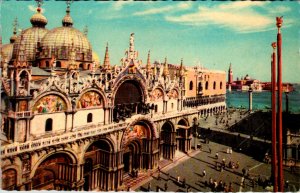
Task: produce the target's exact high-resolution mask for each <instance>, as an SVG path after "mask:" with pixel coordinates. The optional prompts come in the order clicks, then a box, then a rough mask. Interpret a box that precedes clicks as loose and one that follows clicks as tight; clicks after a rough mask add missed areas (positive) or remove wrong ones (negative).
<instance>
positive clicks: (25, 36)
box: [12, 27, 49, 61]
mask: <svg viewBox="0 0 300 193" xmlns="http://www.w3.org/2000/svg"><path fill="white" fill-rule="evenodd" d="M48 31H49V30H47V29H45V28H41V27H31V28H28V29H26V30H24V31H22V34H21V35H19V36H18V37H17V39H16V41H15V43H14V49H13V54H12V59H15V58H16V56H17V53H18V49H19V47H20V43H21V39H22V41H24V46H25V48H24V49H25V55H26V57H27V60H28V61H34V60H35V59H36V51H37V43H38V42H41V41H42V38H43V37H44V35H45V34H46V33H47V32H48Z"/></svg>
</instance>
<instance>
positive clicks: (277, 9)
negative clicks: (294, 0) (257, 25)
mask: <svg viewBox="0 0 300 193" xmlns="http://www.w3.org/2000/svg"><path fill="white" fill-rule="evenodd" d="M267 11H268V12H269V13H271V14H283V13H286V12H289V11H291V8H290V7H286V6H277V7H275V8H268V9H267Z"/></svg>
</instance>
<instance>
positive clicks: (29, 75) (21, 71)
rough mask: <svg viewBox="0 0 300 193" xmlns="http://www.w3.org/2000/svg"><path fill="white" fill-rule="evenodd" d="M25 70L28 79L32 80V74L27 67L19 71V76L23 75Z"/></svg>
mask: <svg viewBox="0 0 300 193" xmlns="http://www.w3.org/2000/svg"><path fill="white" fill-rule="evenodd" d="M23 72H26V74H27V75H28V81H30V80H31V74H30V73H29V71H28V70H26V69H22V70H20V72H19V73H18V75H17V77H20V75H21V74H22V73H23Z"/></svg>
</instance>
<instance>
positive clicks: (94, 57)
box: [92, 52, 100, 64]
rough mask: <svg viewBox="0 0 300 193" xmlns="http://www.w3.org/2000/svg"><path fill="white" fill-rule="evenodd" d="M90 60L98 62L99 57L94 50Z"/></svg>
mask: <svg viewBox="0 0 300 193" xmlns="http://www.w3.org/2000/svg"><path fill="white" fill-rule="evenodd" d="M92 60H93V61H94V62H96V64H99V63H100V58H99V56H98V54H97V53H96V52H92Z"/></svg>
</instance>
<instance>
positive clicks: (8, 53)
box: [1, 44, 14, 61]
mask: <svg viewBox="0 0 300 193" xmlns="http://www.w3.org/2000/svg"><path fill="white" fill-rule="evenodd" d="M13 46H14V45H13V44H4V45H2V47H1V56H2V58H3V59H4V58H5V57H6V59H7V61H10V60H11V57H12V53H13Z"/></svg>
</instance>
